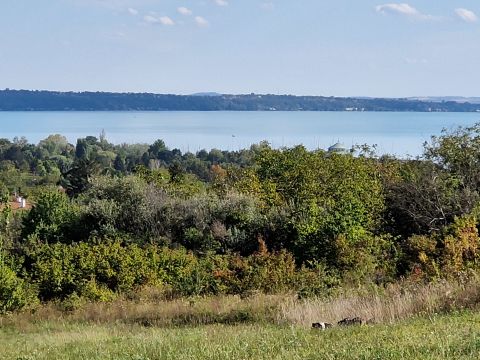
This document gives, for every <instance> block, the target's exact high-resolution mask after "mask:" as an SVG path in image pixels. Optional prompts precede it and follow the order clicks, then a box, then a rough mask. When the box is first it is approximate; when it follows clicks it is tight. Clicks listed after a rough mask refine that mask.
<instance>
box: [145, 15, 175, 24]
mask: <svg viewBox="0 0 480 360" xmlns="http://www.w3.org/2000/svg"><path fill="white" fill-rule="evenodd" d="M143 20H145V22H147V23H149V24H162V25H166V26H172V25H175V22H174V21H173V20H172V19H171V18H169V17H168V16H160V17H156V16H153V15H145V16H144V17H143Z"/></svg>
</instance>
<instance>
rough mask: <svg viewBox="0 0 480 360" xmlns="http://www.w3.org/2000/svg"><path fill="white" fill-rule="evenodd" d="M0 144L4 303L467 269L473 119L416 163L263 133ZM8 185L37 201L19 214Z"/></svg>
mask: <svg viewBox="0 0 480 360" xmlns="http://www.w3.org/2000/svg"><path fill="white" fill-rule="evenodd" d="M0 143H1V145H0V180H1V184H0V190H1V191H0V193H1V194H2V196H1V198H0V201H1V202H2V204H3V205H2V207H1V209H2V210H1V215H0V234H1V235H0V237H1V249H2V250H1V252H0V253H1V255H0V256H1V260H0V311H8V310H13V309H17V308H21V307H24V306H27V305H29V304H34V303H36V302H38V301H51V300H53V301H64V302H72V301H73V300H75V299H88V300H95V301H107V300H109V299H112V298H114V297H115V296H118V295H119V294H128V293H129V292H134V291H136V289H139V288H141V287H145V286H153V287H157V288H159V289H162V291H164V292H165V294H166V295H165V296H169V297H174V296H190V295H206V294H244V295H245V294H249V293H251V292H255V291H262V292H265V293H276V292H285V291H295V292H296V293H297V294H299V296H312V295H322V294H323V295H324V294H327V293H328V292H329V291H330V290H331V289H334V288H335V287H337V286H340V285H341V284H365V283H374V284H377V285H379V286H383V285H385V284H388V283H390V282H393V281H396V280H398V279H400V278H409V279H412V280H415V281H425V280H431V279H435V278H441V277H450V276H455V277H457V276H459V274H462V273H463V272H465V271H476V270H477V269H478V265H479V256H480V249H479V245H480V238H479V234H478V227H479V221H478V214H479V210H480V207H479V201H480V191H479V190H480V125H475V126H472V127H469V128H460V129H458V130H457V131H455V132H451V133H447V132H445V133H443V134H442V135H441V136H439V137H434V138H432V140H431V141H430V142H429V143H428V144H426V145H425V151H424V154H423V156H422V157H421V158H418V159H397V158H394V157H390V156H382V157H377V156H376V155H375V154H374V152H372V151H371V149H369V148H368V147H361V148H359V149H357V152H356V153H355V152H352V153H351V154H348V155H341V154H330V153H327V152H324V151H322V150H317V151H308V150H306V149H305V148H304V147H302V146H297V147H293V148H283V149H273V148H271V147H270V146H269V145H268V144H266V143H262V144H259V145H255V146H252V147H251V148H250V149H247V150H243V151H238V152H222V151H219V150H212V151H210V152H206V151H200V152H198V153H196V154H191V153H187V154H182V153H181V152H180V151H178V150H170V149H168V148H167V147H166V146H165V144H164V142H163V141H161V140H159V141H156V142H155V143H154V144H152V145H113V144H110V143H109V142H108V141H107V140H106V138H105V135H101V136H100V137H99V138H96V137H87V138H84V139H79V140H78V141H77V144H76V146H73V145H71V144H68V142H67V141H66V139H65V138H64V137H62V136H60V135H53V136H50V137H48V138H47V139H45V140H42V141H41V142H40V143H39V144H37V145H33V144H29V143H28V142H27V141H26V140H25V139H14V141H11V142H10V141H8V140H5V139H4V140H2V141H1V142H0ZM14 192H16V193H17V194H18V195H21V196H24V197H26V198H27V200H28V202H29V203H30V204H33V208H32V209H31V210H25V211H14V210H13V209H12V207H11V206H10V204H9V196H10V195H11V194H13V193H14Z"/></svg>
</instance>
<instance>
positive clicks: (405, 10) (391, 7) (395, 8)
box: [375, 3, 435, 20]
mask: <svg viewBox="0 0 480 360" xmlns="http://www.w3.org/2000/svg"><path fill="white" fill-rule="evenodd" d="M375 10H376V11H377V12H379V13H382V14H400V15H403V16H407V17H409V18H411V19H415V20H434V19H435V16H432V15H427V14H423V13H421V12H420V11H418V10H417V9H415V8H414V7H413V6H411V5H409V4H405V3H392V4H383V5H378V6H376V7H375Z"/></svg>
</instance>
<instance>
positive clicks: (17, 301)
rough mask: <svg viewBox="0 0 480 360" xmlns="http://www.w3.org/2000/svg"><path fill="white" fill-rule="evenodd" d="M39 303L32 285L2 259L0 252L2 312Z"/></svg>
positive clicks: (0, 307) (0, 311)
mask: <svg viewBox="0 0 480 360" xmlns="http://www.w3.org/2000/svg"><path fill="white" fill-rule="evenodd" d="M37 303H38V298H37V296H36V293H35V291H34V290H33V288H32V286H30V285H29V284H27V283H26V282H25V281H24V280H23V279H20V278H19V277H18V276H17V275H16V274H15V271H13V270H12V269H10V267H8V266H7V265H6V264H5V263H4V262H3V260H2V258H1V254H0V314H4V313H6V312H10V311H15V310H21V309H23V308H24V307H27V306H28V307H31V306H34V305H36V304H37Z"/></svg>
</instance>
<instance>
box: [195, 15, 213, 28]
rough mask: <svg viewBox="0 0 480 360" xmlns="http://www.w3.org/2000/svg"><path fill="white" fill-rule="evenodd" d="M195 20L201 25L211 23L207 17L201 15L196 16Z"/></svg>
mask: <svg viewBox="0 0 480 360" xmlns="http://www.w3.org/2000/svg"><path fill="white" fill-rule="evenodd" d="M195 22H196V23H197V25H198V26H200V27H207V26H209V25H210V23H209V22H208V21H207V19H205V18H204V17H201V16H195Z"/></svg>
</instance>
